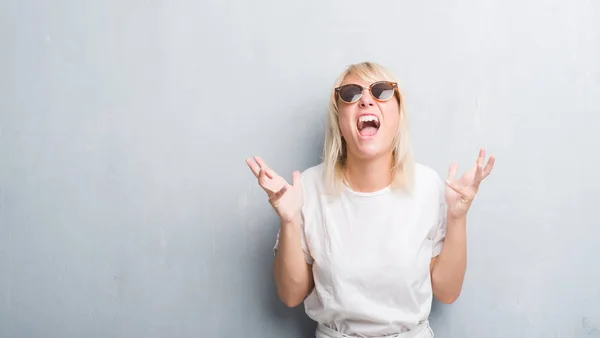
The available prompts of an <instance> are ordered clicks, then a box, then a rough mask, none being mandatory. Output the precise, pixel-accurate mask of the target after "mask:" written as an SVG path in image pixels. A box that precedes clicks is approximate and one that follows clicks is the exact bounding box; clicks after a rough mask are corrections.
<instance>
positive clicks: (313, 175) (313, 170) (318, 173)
mask: <svg viewBox="0 0 600 338" xmlns="http://www.w3.org/2000/svg"><path fill="white" fill-rule="evenodd" d="M323 167H324V163H323V162H321V163H319V164H317V165H314V166H312V167H308V168H306V169H304V171H302V179H303V180H306V181H318V180H322V179H323Z"/></svg>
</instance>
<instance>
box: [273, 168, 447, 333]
mask: <svg viewBox="0 0 600 338" xmlns="http://www.w3.org/2000/svg"><path fill="white" fill-rule="evenodd" d="M322 171H323V164H322V163H321V164H319V165H317V166H314V167H311V168H309V169H307V170H305V171H304V172H303V173H302V178H301V182H302V188H303V191H304V206H303V208H302V214H303V218H304V223H303V233H302V235H303V236H302V247H303V249H304V253H305V257H306V261H307V262H308V263H309V264H312V269H313V277H314V281H315V287H314V289H313V290H312V291H311V293H310V294H309V295H308V297H307V298H306V299H305V300H304V306H305V310H306V313H307V315H308V316H309V317H310V318H312V319H313V320H315V321H317V322H318V323H321V324H324V325H326V326H328V327H330V328H332V329H334V330H337V331H339V332H342V333H345V334H348V335H357V336H363V337H369V336H382V335H387V334H394V333H400V332H404V331H406V330H407V329H413V328H415V327H416V326H417V325H418V324H420V323H422V322H424V321H427V320H428V317H429V313H430V310H431V302H432V300H433V293H432V288H431V279H430V270H429V265H430V262H431V258H432V257H435V256H437V255H438V254H439V253H440V251H441V250H442V245H443V240H444V237H445V233H446V205H445V198H444V189H445V187H444V184H443V181H442V180H441V179H440V177H439V175H438V174H437V173H436V172H435V171H434V170H432V169H431V168H429V167H426V166H424V165H422V164H416V165H415V185H414V190H413V192H412V193H410V194H409V193H406V192H404V191H395V190H392V189H391V188H390V187H388V188H385V189H382V190H380V191H377V192H372V193H361V192H356V191H353V190H352V189H350V188H349V187H347V186H345V189H344V190H343V192H342V193H341V195H339V196H336V197H332V196H329V195H325V194H324V181H323V177H322ZM278 243H279V235H278V236H277V241H276V243H275V249H277V245H278Z"/></svg>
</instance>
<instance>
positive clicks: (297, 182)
mask: <svg viewBox="0 0 600 338" xmlns="http://www.w3.org/2000/svg"><path fill="white" fill-rule="evenodd" d="M292 185H293V186H294V187H299V186H300V172H299V171H297V170H296V171H294V173H293V174H292Z"/></svg>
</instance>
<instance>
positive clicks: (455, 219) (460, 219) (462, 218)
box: [446, 213, 467, 224]
mask: <svg viewBox="0 0 600 338" xmlns="http://www.w3.org/2000/svg"><path fill="white" fill-rule="evenodd" d="M446 218H447V222H448V223H453V224H467V215H466V214H464V215H459V216H456V215H452V214H451V213H448V215H447V216H446Z"/></svg>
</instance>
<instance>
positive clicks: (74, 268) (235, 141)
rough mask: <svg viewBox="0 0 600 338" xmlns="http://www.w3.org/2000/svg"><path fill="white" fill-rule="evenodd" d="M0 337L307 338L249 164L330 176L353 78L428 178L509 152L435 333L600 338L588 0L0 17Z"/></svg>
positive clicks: (32, 11)
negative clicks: (350, 68) (362, 70)
mask: <svg viewBox="0 0 600 338" xmlns="http://www.w3.org/2000/svg"><path fill="white" fill-rule="evenodd" d="M0 43H1V47H2V49H1V50H0V336H1V337H200V336H202V337H226V336H227V337H229V336H234V335H236V336H237V335H242V334H244V336H245V337H256V338H258V337H261V338H262V337H289V338H292V337H309V336H311V335H312V334H313V332H314V323H312V322H311V321H310V320H308V319H306V316H305V315H304V313H303V309H302V307H298V308H296V309H287V308H285V306H283V305H282V304H281V302H280V301H279V300H278V299H277V296H276V292H275V288H274V283H273V278H272V270H271V267H272V251H271V249H272V246H273V243H274V240H275V235H276V232H277V219H276V217H275V215H274V213H273V212H272V210H271V209H270V206H269V205H268V203H267V201H266V198H265V195H264V193H263V192H262V191H261V190H260V189H259V188H258V186H257V185H256V182H255V179H254V177H253V176H252V175H251V173H250V171H249V170H248V168H247V167H246V165H245V163H244V158H245V157H248V156H252V155H254V154H258V155H261V156H263V157H264V158H265V159H266V160H267V161H268V162H269V163H270V164H271V165H272V167H273V168H275V169H276V170H277V171H279V172H280V173H281V174H282V175H284V176H285V177H287V178H291V172H292V171H293V170H294V169H305V168H307V167H308V166H311V165H314V164H316V163H318V162H319V161H320V150H321V145H322V140H323V131H324V121H325V113H326V103H327V98H328V93H329V91H330V90H331V85H332V83H333V81H334V78H335V76H336V75H337V74H338V73H339V72H340V71H341V70H342V69H343V68H344V67H345V66H346V65H347V64H349V63H353V62H359V61H363V60H373V61H377V62H380V63H382V64H384V65H386V66H388V67H390V68H391V69H392V70H393V71H394V72H395V73H396V74H397V75H398V77H399V78H400V79H401V87H402V88H403V90H404V91H405V97H406V102H407V107H408V112H409V114H410V116H411V126H412V132H413V134H414V138H415V151H416V156H417V158H418V160H419V161H420V162H423V163H425V164H427V165H430V166H432V167H433V168H435V169H436V170H437V171H438V172H439V173H440V175H442V176H445V175H446V172H447V168H448V166H449V165H450V164H451V162H452V161H458V162H459V164H460V170H464V169H465V168H466V167H467V166H468V165H471V163H473V160H474V159H475V156H476V154H477V149H478V147H479V146H480V145H485V146H487V147H488V149H489V150H490V152H492V153H494V154H496V155H497V157H498V162H497V165H496V168H495V171H494V173H493V175H492V176H491V177H490V178H489V179H488V180H487V181H486V182H485V184H484V185H483V187H482V190H481V193H480V196H479V199H478V201H477V203H476V204H475V205H474V207H473V210H472V212H471V214H470V215H471V216H470V221H469V230H468V233H469V238H468V240H469V266H468V272H467V276H466V282H465V286H464V292H463V293H462V295H461V297H460V299H459V300H458V301H457V302H456V303H455V304H452V305H440V304H437V303H436V304H435V307H434V313H433V315H432V322H433V326H434V328H435V330H436V332H437V336H439V337H469V338H475V337H477V338H481V337H483V338H494V337H498V338H500V337H502V338H505V337H528V338H529V337H569V338H570V337H600V331H599V330H600V263H599V259H600V258H599V257H600V246H598V238H600V220H599V217H598V204H599V202H600V198H599V197H598V193H599V192H600V183H599V180H598V177H597V173H598V168H599V164H600V163H599V161H598V154H599V152H598V150H597V146H598V144H599V143H600V136H599V134H600V129H599V128H600V115H599V113H600V4H599V3H598V1H558V0H552V1H547V0H537V1H535V0H526V1H499V0H496V1H476V0H469V1H462V2H459V1H451V2H448V1H445V2H441V1H438V2H423V1H412V2H406V1H376V2H375V1H373V2H364V1H358V0H352V1H344V2H335V3H334V2H332V1H318V2H317V1H315V2H307V1H296V2H289V1H243V0H236V1H225V2H218V1H205V2H198V1H189V0H188V1H181V0H162V1H115V0H111V1H96V2H94V3H92V2H91V1H76V0H71V1H68V0H56V1H53V2H49V1H46V2H42V1H37V2H36V1H18V0H2V1H1V2H0Z"/></svg>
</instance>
